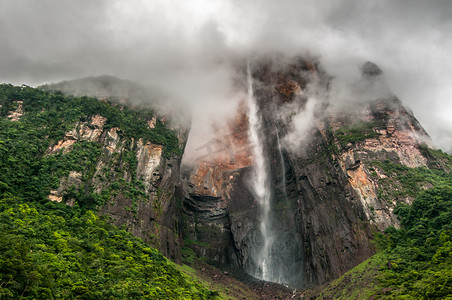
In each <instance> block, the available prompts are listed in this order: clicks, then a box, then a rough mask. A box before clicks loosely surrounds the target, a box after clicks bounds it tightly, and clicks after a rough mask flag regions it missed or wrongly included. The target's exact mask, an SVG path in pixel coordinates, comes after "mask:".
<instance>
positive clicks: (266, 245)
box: [247, 62, 274, 281]
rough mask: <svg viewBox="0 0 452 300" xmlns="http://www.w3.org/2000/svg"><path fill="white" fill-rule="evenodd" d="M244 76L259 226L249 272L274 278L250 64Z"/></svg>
mask: <svg viewBox="0 0 452 300" xmlns="http://www.w3.org/2000/svg"><path fill="white" fill-rule="evenodd" d="M247 79H248V106H249V115H248V118H249V127H250V128H249V132H250V142H251V145H252V149H253V157H254V174H253V178H252V186H253V191H254V196H255V197H256V201H257V203H258V205H259V218H258V222H259V230H260V234H261V239H262V241H260V243H259V245H260V249H258V250H257V252H256V255H257V257H256V258H255V260H256V264H257V268H256V269H255V270H254V271H253V270H251V272H252V273H254V274H252V275H254V276H255V277H258V278H261V279H263V280H267V281H274V278H272V275H271V274H272V270H271V267H272V266H273V265H274V264H273V262H272V256H271V248H272V246H273V242H274V234H273V232H272V231H271V225H270V224H271V220H270V205H271V203H270V200H271V199H270V196H271V190H270V182H269V176H268V172H269V170H268V165H267V163H266V161H265V156H264V149H263V142H262V138H261V127H262V126H261V124H262V120H261V118H260V117H259V114H258V106H257V103H256V99H255V97H254V91H253V78H252V76H251V70H250V64H249V62H248V65H247Z"/></svg>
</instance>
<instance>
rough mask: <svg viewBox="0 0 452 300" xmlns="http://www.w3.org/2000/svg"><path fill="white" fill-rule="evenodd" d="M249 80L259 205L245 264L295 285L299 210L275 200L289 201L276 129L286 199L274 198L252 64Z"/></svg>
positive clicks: (298, 268) (254, 180) (255, 191)
mask: <svg viewBox="0 0 452 300" xmlns="http://www.w3.org/2000/svg"><path fill="white" fill-rule="evenodd" d="M247 83H248V99H247V101H248V107H249V113H248V119H249V137H250V142H251V145H252V154H253V158H254V160H253V162H254V169H253V172H252V176H251V188H252V194H253V195H254V198H255V201H256V203H257V205H258V216H257V226H256V227H257V228H256V230H255V232H254V235H253V238H252V245H249V247H250V248H251V249H249V251H250V254H251V255H250V260H251V261H250V262H248V263H247V264H245V266H244V267H245V270H246V271H247V273H249V274H251V275H253V276H254V277H257V278H260V279H263V280H266V281H271V282H278V283H284V284H290V285H293V286H300V285H301V281H302V275H301V274H302V241H301V236H300V235H299V234H297V232H296V231H295V230H294V228H296V227H297V226H295V223H294V222H296V221H295V213H294V210H293V209H290V208H289V209H282V210H281V209H280V210H279V211H275V205H273V203H272V201H273V200H282V201H283V202H284V201H286V202H287V201H289V199H288V197H287V194H286V190H285V184H286V182H285V181H286V180H285V167H284V162H283V157H282V152H281V145H280V144H279V136H278V133H277V132H276V142H277V144H278V145H277V147H278V154H279V155H278V156H279V158H280V160H281V166H280V167H281V168H282V176H283V177H284V178H283V185H284V187H283V195H282V197H281V198H282V199H272V195H275V193H274V191H273V190H272V189H273V188H274V184H273V182H272V178H271V175H270V174H271V168H272V166H271V165H270V164H269V163H268V162H269V160H268V157H267V156H268V153H267V152H268V151H265V145H266V144H265V143H266V142H268V141H267V140H266V139H265V138H264V133H263V131H264V128H263V126H264V125H263V122H262V116H261V112H260V111H259V107H258V104H257V102H256V97H255V95H254V87H253V77H252V74H251V67H250V64H249V62H248V65H247Z"/></svg>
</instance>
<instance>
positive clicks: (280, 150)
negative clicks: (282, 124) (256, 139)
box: [276, 129, 287, 199]
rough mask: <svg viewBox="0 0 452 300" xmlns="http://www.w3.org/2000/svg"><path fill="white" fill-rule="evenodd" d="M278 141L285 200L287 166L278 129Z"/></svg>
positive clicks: (285, 197)
mask: <svg viewBox="0 0 452 300" xmlns="http://www.w3.org/2000/svg"><path fill="white" fill-rule="evenodd" d="M276 141H277V143H278V152H279V160H280V163H281V173H282V187H283V188H282V190H283V195H284V199H287V188H286V164H285V162H284V157H283V153H282V147H281V143H280V141H279V133H278V129H276Z"/></svg>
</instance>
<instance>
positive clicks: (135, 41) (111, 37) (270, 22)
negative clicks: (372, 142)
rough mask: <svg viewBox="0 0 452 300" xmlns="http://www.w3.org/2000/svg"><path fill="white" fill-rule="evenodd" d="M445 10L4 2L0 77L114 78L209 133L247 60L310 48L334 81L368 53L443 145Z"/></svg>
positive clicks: (232, 101) (445, 5) (386, 2)
mask: <svg viewBox="0 0 452 300" xmlns="http://www.w3.org/2000/svg"><path fill="white" fill-rule="evenodd" d="M451 12H452V2H450V1H448V0H433V1H428V2H426V1H422V0H410V1H408V0H400V1H390V0H383V1H381V0H379V1H378V0H370V1H358V0H342V1H337V0H326V1H322V2H319V1H314V0H308V1H296V0H287V1H283V2H281V1H280V2H275V1H258V0H250V1H238V0H229V1H227V0H218V1H214V0H188V1H184V2H176V1H164V0H153V1H145V0H141V1H134V2H130V1H122V0H108V1H107V0H92V1H77V2H74V1H66V0H62V1H61V0H42V1H33V0H3V1H1V2H0V70H1V71H0V82H9V83H13V84H22V83H25V84H29V85H39V84H44V83H48V82H57V81H61V80H68V79H74V78H79V77H85V76H96V75H102V74H108V75H113V76H117V77H120V78H125V79H129V80H133V81H137V82H140V83H142V84H145V85H146V86H148V87H152V88H154V89H155V90H161V91H163V92H164V93H165V94H166V98H165V99H167V101H168V103H169V104H168V105H170V106H171V105H173V106H178V107H182V108H183V109H184V110H186V111H188V112H190V114H191V115H192V118H193V120H194V122H198V123H199V124H196V123H194V127H195V128H198V127H199V128H208V127H209V126H211V125H209V122H210V123H211V122H213V121H215V122H219V123H221V122H223V121H220V120H224V119H226V118H227V117H228V116H229V115H230V114H232V113H231V111H233V110H234V109H235V107H236V105H237V101H238V100H239V98H240V97H239V96H238V95H237V91H236V90H235V88H236V86H235V85H234V80H235V78H237V74H236V72H237V65H239V64H240V63H243V60H244V58H245V57H246V56H249V55H253V54H260V53H269V52H280V53H283V54H285V55H287V56H291V55H295V54H300V53H301V54H307V53H309V54H312V55H316V56H319V57H320V60H321V63H322V65H323V67H324V68H325V69H326V71H327V72H328V73H329V74H330V75H332V76H334V78H335V80H337V81H336V82H337V83H338V84H340V83H341V82H348V81H350V80H352V79H353V78H354V77H356V76H357V74H359V72H360V70H359V68H360V66H361V65H362V63H364V62H365V61H367V60H370V61H373V62H375V63H377V64H378V65H379V66H380V67H381V69H382V70H383V71H384V73H385V77H386V80H387V83H388V84H389V86H390V87H391V89H392V91H394V93H395V94H396V95H397V96H399V98H400V99H401V100H402V102H404V103H405V104H406V105H407V106H409V107H410V108H411V109H412V110H413V112H414V114H415V116H416V117H417V118H418V119H419V121H420V122H421V124H423V125H424V126H425V128H426V129H427V131H428V133H429V134H430V135H431V136H432V138H433V141H434V143H435V144H436V145H437V146H440V147H442V148H444V149H446V150H450V149H451V148H452V141H451V138H449V137H450V136H452V129H451V128H452V119H451V118H450V117H449V116H450V115H452V104H451V103H452V102H451V101H450V98H451V96H452V87H451V85H450V82H452V59H450V55H451V54H450V53H452V40H451V39H450V37H449V36H450V32H452V19H451V18H450V13H451ZM358 88H359V87H358ZM346 94H347V91H345V90H342V91H340V93H339V94H338V97H339V96H340V97H347V95H346ZM165 101H166V100H165ZM223 116H224V118H223ZM204 130H205V131H206V132H207V131H209V130H207V129H204ZM201 131H202V130H201ZM203 134H204V133H202V134H201V133H200V135H199V136H202V135H203ZM192 135H193V136H196V133H195V132H193V133H192Z"/></svg>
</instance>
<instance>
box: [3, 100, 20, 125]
mask: <svg viewBox="0 0 452 300" xmlns="http://www.w3.org/2000/svg"><path fill="white" fill-rule="evenodd" d="M14 102H15V105H17V108H16V109H15V110H13V111H10V112H9V114H8V116H7V118H8V119H10V120H11V121H13V122H16V121H19V120H20V118H21V117H22V116H23V114H24V110H23V107H22V106H23V101H14Z"/></svg>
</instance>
